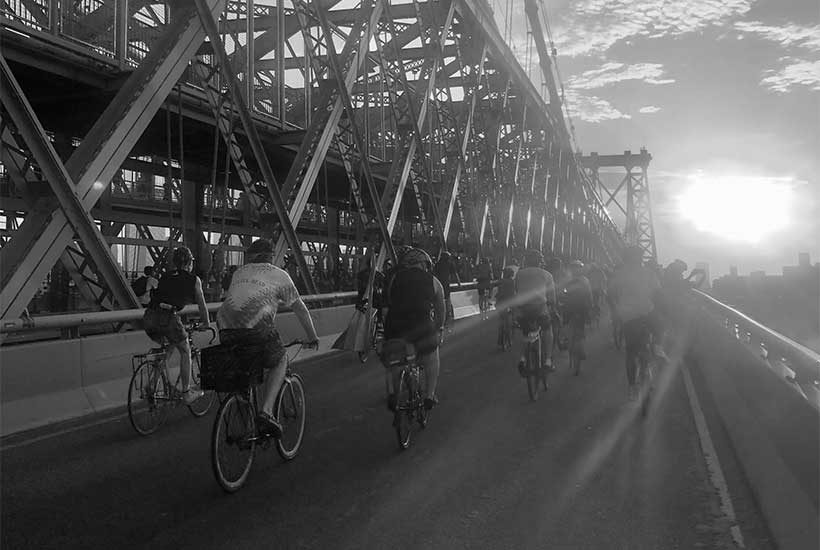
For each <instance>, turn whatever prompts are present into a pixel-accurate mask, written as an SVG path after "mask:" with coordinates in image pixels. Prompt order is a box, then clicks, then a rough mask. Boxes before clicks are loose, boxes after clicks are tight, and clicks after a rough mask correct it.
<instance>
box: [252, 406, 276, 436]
mask: <svg viewBox="0 0 820 550" xmlns="http://www.w3.org/2000/svg"><path fill="white" fill-rule="evenodd" d="M256 423H257V424H258V427H259V433H260V434H264V435H270V436H272V437H274V438H276V439H279V438H280V437H282V425H281V424H280V423H279V422H278V421H277V420H276V419H275V418H274V417H272V416H271V415H269V414H268V413H266V412H260V413H259V414H258V415H256Z"/></svg>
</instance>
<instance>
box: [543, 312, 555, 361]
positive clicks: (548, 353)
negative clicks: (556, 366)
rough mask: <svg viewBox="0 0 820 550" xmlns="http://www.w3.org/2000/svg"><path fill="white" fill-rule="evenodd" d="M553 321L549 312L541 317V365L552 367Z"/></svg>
mask: <svg viewBox="0 0 820 550" xmlns="http://www.w3.org/2000/svg"><path fill="white" fill-rule="evenodd" d="M552 344H553V337H552V322H551V320H550V316H549V313H544V315H543V316H542V317H541V366H542V367H547V368H552Z"/></svg>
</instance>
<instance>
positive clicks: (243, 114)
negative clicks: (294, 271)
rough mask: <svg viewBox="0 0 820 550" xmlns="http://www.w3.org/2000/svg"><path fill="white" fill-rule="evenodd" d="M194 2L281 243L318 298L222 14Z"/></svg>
mask: <svg viewBox="0 0 820 550" xmlns="http://www.w3.org/2000/svg"><path fill="white" fill-rule="evenodd" d="M195 2H196V7H197V11H198V12H199V17H200V21H201V23H202V25H203V26H204V27H205V31H206V34H207V35H208V37H209V39H210V42H211V47H213V49H214V53H215V54H216V57H217V61H218V64H219V67H220V71H221V73H222V75H223V76H224V78H225V80H226V82H227V85H228V89H229V91H230V93H231V98H232V100H233V105H234V107H236V109H237V111H238V112H239V113H238V114H239V119H240V120H241V121H242V127H243V129H244V130H245V135H246V136H247V138H248V142H249V144H250V146H251V149H252V150H253V155H254V158H255V159H256V162H257V164H258V166H259V169H260V171H261V172H262V177H263V179H264V181H265V182H266V185H265V187H266V189H267V190H268V195H269V198H270V200H271V202H272V203H273V209H274V211H275V212H276V214H277V216H278V217H279V227H280V229H281V235H280V237H279V239H280V241H281V242H282V243H287V245H289V246H290V249H291V253H292V254H293V257H294V258H295V259H296V263H297V265H298V266H299V270H300V272H301V275H302V278H303V280H304V282H305V286H306V287H307V289H308V292H310V293H311V294H315V293H316V285H315V284H314V282H313V278H312V275H311V272H310V270H309V269H308V265H307V262H306V261H305V257H304V255H303V254H302V246H301V243H300V241H299V238H298V237H297V236H296V231H295V230H294V224H293V223H292V222H291V219H290V218H289V217H288V213H287V209H286V204H285V200H284V198H283V197H282V193H281V192H280V191H279V185H278V184H277V182H276V178H275V177H274V175H273V169H272V168H271V165H270V161H269V160H268V155H267V153H266V152H265V148H264V146H263V145H262V140H261V139H260V138H259V133H258V131H257V129H256V125H255V124H254V122H253V119H252V118H251V113H250V111H249V110H248V106H247V104H246V102H245V98H244V96H243V95H242V90H241V88H240V84H239V81H238V80H237V78H236V75H235V74H234V72H233V71H232V70H231V68H230V61H229V59H228V54H227V52H226V51H225V46H224V45H223V44H222V40H221V38H220V37H219V30H218V28H217V25H216V20H217V18H218V17H219V14H218V13H217V14H216V15H214V14H213V13H212V12H211V10H210V6H209V5H208V4H207V0H195ZM277 246H278V247H279V246H281V247H282V248H284V246H285V245H284V244H282V245H279V244H277ZM283 256H284V254H283ZM281 260H282V258H279V259H278V261H277V262H276V263H278V262H279V261H281Z"/></svg>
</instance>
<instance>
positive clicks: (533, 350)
mask: <svg viewBox="0 0 820 550" xmlns="http://www.w3.org/2000/svg"><path fill="white" fill-rule="evenodd" d="M540 381H541V342H538V341H536V342H533V343H532V344H530V346H529V350H528V351H527V393H529V395H530V401H538V384H539V382H540Z"/></svg>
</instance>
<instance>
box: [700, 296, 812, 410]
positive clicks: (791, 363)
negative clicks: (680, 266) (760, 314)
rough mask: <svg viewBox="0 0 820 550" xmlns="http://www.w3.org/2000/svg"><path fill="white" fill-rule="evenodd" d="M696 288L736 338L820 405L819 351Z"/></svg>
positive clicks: (701, 299) (702, 299) (701, 298)
mask: <svg viewBox="0 0 820 550" xmlns="http://www.w3.org/2000/svg"><path fill="white" fill-rule="evenodd" d="M694 292H695V293H696V296H697V299H698V301H699V302H700V303H701V304H703V305H704V306H705V308H706V309H707V311H709V312H711V313H712V314H713V315H715V316H717V317H718V319H719V320H720V321H721V324H722V325H723V326H724V327H725V328H726V329H727V331H728V332H729V334H730V335H731V336H732V337H733V338H735V339H736V340H739V341H741V342H743V343H744V344H746V345H747V346H749V347H751V348H752V349H753V350H754V351H755V352H756V353H757V354H758V355H759V357H760V358H761V359H762V360H764V361H766V363H768V365H769V367H770V368H771V369H772V370H774V371H775V372H778V373H779V374H781V375H782V376H783V377H784V378H785V379H786V380H788V381H789V382H791V383H793V384H794V385H795V386H796V387H797V388H799V389H800V392H801V393H802V394H803V395H804V396H805V397H806V398H807V399H808V400H809V401H810V402H811V403H812V404H813V405H814V406H815V407H820V354H818V353H816V352H815V351H814V350H811V349H809V348H807V347H806V346H804V345H802V344H800V343H798V342H795V341H794V340H791V339H790V338H787V337H786V336H784V335H782V334H780V333H778V332H776V331H774V330H772V329H770V328H769V327H767V326H765V325H763V324H761V323H759V322H757V321H755V320H754V319H752V318H750V317H749V316H747V315H744V314H743V313H741V312H740V311H738V310H736V309H734V308H732V307H730V306H728V305H726V304H724V303H722V302H720V301H718V300H716V299H715V298H713V297H712V296H709V295H708V294H706V293H704V292H701V291H698V290H696V291H694Z"/></svg>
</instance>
